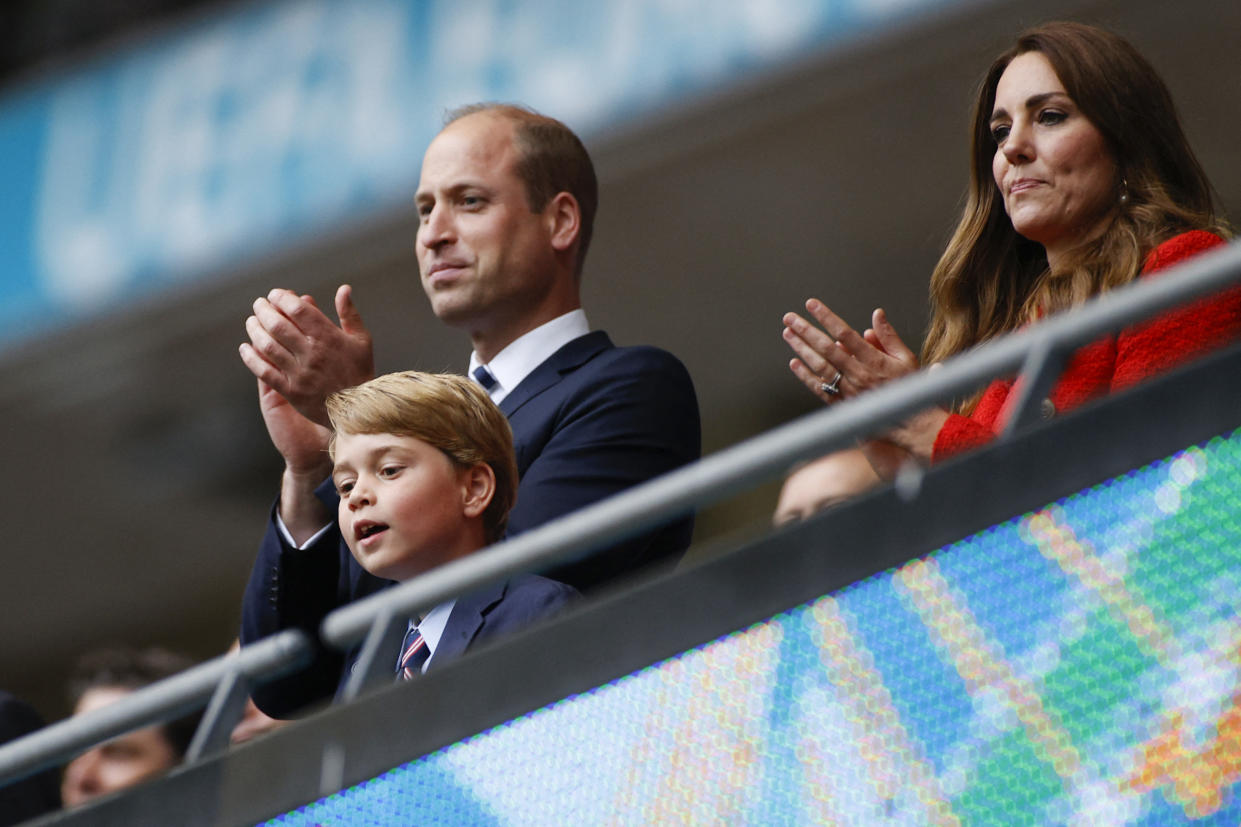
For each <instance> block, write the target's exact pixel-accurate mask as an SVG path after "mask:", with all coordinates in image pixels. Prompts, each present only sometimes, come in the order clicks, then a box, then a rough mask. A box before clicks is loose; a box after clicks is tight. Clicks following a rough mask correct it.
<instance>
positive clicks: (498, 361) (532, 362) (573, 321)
mask: <svg viewBox="0 0 1241 827" xmlns="http://www.w3.org/2000/svg"><path fill="white" fill-rule="evenodd" d="M589 332H590V323H589V322H587V321H586V311H584V310H582V308H580V307H579V308H578V309H576V310H570V311H569V312H568V313H565V314H564V315H563V316H557V317H556V318H554V319H552V320H551V321H550V322H545V323H543V324H541V325H539V326H538V327H536V328H535V329H534V330H531V331H530V332H529V333H526V334H524V335H522V336H519V337H517V338H516V339H514V340H513V341H512V342H510V343H509V345H508V347H506V348H504V350H502V351H500V352H499V353H497V354H496V355H495V358H494V359H492V360H491V361H490V362H487V363H486V365H485V367H486V368H487V370H488V371H489V372H490V373H491V375H492V376H493V377H495V380H496V383H495V384H494V385H492V386H491V388H490V389H489V390H488V391H487V393H489V394H490V395H491V401H492V402H495V403H496V404H497V405H499V404H500V403H501V402H502V401H504V397H506V396H508V394H509V391H511V390H512V389H513V388H515V387H517V386H518V385H520V384H521V380H523V379H525V378H526V377H527V376H529V375H530V374H531V373H532V372H533V371H534V369H535V368H537V367H538V366H539V365H541V364H543V363H544V362H546V361H547V357H549V356H551V355H552V354H553V353H555V352H556V351H558V350H560V349H561V348H562V347H564V346H565V345H567V344H568V343H569V342H571V341H573V340H574V339H577V338H579V337H581V336H585V335H586V334H587V333H589ZM482 364H483V363H482V362H480V361H479V360H478V354H477V353H471V354H470V370H469V375H470V377H471V378H473V377H474V370H475V368H477V367H478V366H479V365H482Z"/></svg>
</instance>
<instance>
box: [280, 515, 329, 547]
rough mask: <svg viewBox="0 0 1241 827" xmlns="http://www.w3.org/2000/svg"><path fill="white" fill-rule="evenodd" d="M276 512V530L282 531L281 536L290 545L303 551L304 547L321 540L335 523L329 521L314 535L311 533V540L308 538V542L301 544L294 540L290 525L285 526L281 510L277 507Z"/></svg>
mask: <svg viewBox="0 0 1241 827" xmlns="http://www.w3.org/2000/svg"><path fill="white" fill-rule="evenodd" d="M275 512H276V513H275V518H276V530H278V531H279V532H280V536H281V537H283V538H284V541H285V542H286V543H288V544H289V545H290V546H292V547H293V548H295V549H297V550H298V551H301V550H302V549H307V548H310V547H311V546H312V545H314V544H315V543H317V542H319V538H320V537H322V536H323V535H324V534H326V533H327V530H328V529H329V528H331V527H332V525H333V524H332V523H328V524H327V525H325V526H324V527H323V528H321V529H319V530H318V531H316V532H315V533H314V534H313V535H311V537H310V539H309V540H307V541H306V542H304V543H302V544H301V545H300V546H299V545H298V544H297V543H295V542H293V535H292V534H290V533H289V529H288V527H286V526H285V524H284V520H282V519H280V510H279V509H275Z"/></svg>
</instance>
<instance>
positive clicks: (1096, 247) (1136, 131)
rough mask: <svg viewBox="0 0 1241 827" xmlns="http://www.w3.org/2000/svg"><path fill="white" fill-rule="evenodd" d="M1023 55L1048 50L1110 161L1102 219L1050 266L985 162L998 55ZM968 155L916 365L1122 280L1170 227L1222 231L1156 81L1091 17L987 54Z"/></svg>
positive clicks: (990, 151) (1002, 63)
mask: <svg viewBox="0 0 1241 827" xmlns="http://www.w3.org/2000/svg"><path fill="white" fill-rule="evenodd" d="M1027 52H1039V53H1041V54H1042V55H1043V56H1044V57H1046V58H1047V60H1048V62H1049V63H1050V64H1051V66H1052V68H1053V69H1054V70H1055V72H1056V76H1057V77H1058V78H1059V79H1060V82H1061V83H1062V84H1063V85H1064V89H1065V91H1066V92H1067V93H1068V95H1069V97H1070V98H1072V99H1073V101H1074V102H1075V103H1076V104H1077V106H1078V107H1079V109H1080V110H1081V112H1082V114H1083V115H1084V116H1085V117H1086V118H1087V119H1088V120H1089V121H1090V122H1091V123H1092V124H1093V125H1094V126H1095V128H1096V129H1098V130H1099V132H1100V133H1101V134H1102V135H1103V138H1104V140H1105V141H1106V144H1107V146H1108V148H1109V150H1110V151H1111V154H1112V157H1113V159H1114V160H1115V162H1116V166H1117V170H1118V176H1117V181H1116V193H1117V203H1116V207H1115V209H1114V210H1113V213H1112V218H1111V221H1110V224H1109V225H1108V226H1107V228H1106V229H1105V230H1104V231H1103V232H1102V234H1100V235H1099V236H1098V237H1097V238H1094V239H1092V240H1091V241H1089V242H1088V243H1086V244H1083V245H1082V246H1081V247H1080V248H1078V250H1076V251H1075V253H1074V254H1073V255H1071V256H1070V257H1069V260H1068V261H1067V264H1066V265H1064V266H1063V267H1061V268H1060V269H1059V270H1058V271H1057V272H1054V273H1053V272H1051V271H1050V270H1049V269H1048V264H1047V256H1046V253H1045V252H1044V250H1043V247H1042V245H1040V244H1037V243H1035V242H1032V241H1028V240H1027V239H1025V238H1022V237H1021V236H1019V235H1018V234H1017V232H1016V231H1015V230H1014V229H1013V225H1012V222H1011V221H1010V220H1009V218H1008V215H1007V213H1006V212H1005V211H1004V203H1003V199H1002V198H1001V196H1000V192H999V189H998V188H997V186H996V184H995V181H994V179H993V177H992V171H991V169H992V168H991V162H992V159H993V157H994V155H995V152H996V144H995V140H994V139H993V138H992V135H991V113H992V110H993V109H994V107H995V90H996V86H997V84H998V83H999V81H1000V76H1001V75H1002V74H1004V70H1005V69H1006V68H1008V64H1009V62H1011V61H1012V60H1013V58H1015V57H1017V56H1018V55H1022V54H1025V53H1027ZM970 158H971V163H970V186H969V192H968V194H967V197H966V203H965V208H964V210H963V212H962V215H961V220H960V223H959V224H958V225H957V228H956V231H955V232H954V233H953V236H952V239H951V241H949V243H948V247H947V249H946V250H945V251H944V254H943V256H942V257H941V258H940V260H939V264H938V265H937V266H936V267H935V271H934V273H933V274H932V275H931V325H930V329H929V331H928V333H927V338H926V343H925V344H924V346H923V349H922V360H923V363H924V364H931V363H934V362H940V361H943V360H944V359H946V358H947V357H949V356H952V355H953V354H956V353H959V352H961V351H962V350H965V349H966V348H969V347H972V346H973V345H976V344H978V343H979V342H983V341H986V340H988V339H990V338H993V337H995V336H999V335H1002V334H1004V333H1008V332H1010V331H1012V330H1015V329H1017V328H1018V327H1020V326H1021V325H1023V324H1026V323H1027V322H1030V321H1032V320H1034V319H1035V318H1038V317H1040V316H1042V315H1045V314H1049V313H1054V312H1056V311H1059V310H1063V309H1065V308H1068V307H1072V306H1075V305H1078V304H1081V303H1082V302H1084V301H1085V300H1086V299H1088V298H1089V297H1091V296H1094V295H1096V294H1098V293H1102V292H1104V291H1106V290H1111V289H1113V288H1115V287H1118V286H1120V285H1122V284H1126V283H1128V282H1130V281H1132V280H1133V279H1134V278H1136V277H1137V274H1138V272H1139V270H1140V268H1141V266H1142V262H1143V261H1144V260H1145V258H1146V256H1147V255H1148V254H1149V253H1150V251H1151V250H1152V249H1154V248H1155V247H1156V246H1157V245H1158V244H1159V243H1160V242H1162V241H1165V240H1167V239H1168V238H1170V237H1172V236H1173V235H1176V234H1178V233H1181V232H1184V231H1186V230H1191V229H1205V230H1211V231H1212V232H1216V233H1219V234H1221V235H1224V236H1225V237H1227V236H1228V235H1229V233H1228V229H1227V227H1226V226H1225V225H1224V224H1223V222H1222V221H1220V220H1219V219H1218V218H1217V217H1216V214H1215V209H1214V203H1213V197H1212V196H1213V193H1212V190H1211V185H1210V182H1209V181H1208V180H1207V177H1206V173H1204V172H1203V170H1202V166H1201V164H1199V163H1198V159H1197V158H1196V157H1194V153H1193V150H1191V149H1190V147H1189V142H1188V141H1187V140H1186V138H1185V133H1184V131H1183V130H1182V128H1181V123H1180V119H1179V118H1178V117H1177V114H1176V107H1175V105H1174V104H1173V103H1172V96H1171V95H1170V94H1169V92H1168V88H1167V86H1165V85H1164V83H1163V81H1162V80H1161V79H1160V78H1159V76H1158V75H1157V74H1156V73H1155V70H1154V68H1153V67H1151V65H1150V63H1148V62H1147V60H1146V59H1145V58H1144V57H1142V55H1141V54H1139V53H1138V51H1137V50H1136V49H1135V48H1134V47H1133V46H1132V45H1131V44H1130V43H1129V42H1128V41H1127V40H1125V39H1124V38H1122V37H1120V36H1118V35H1116V34H1113V33H1111V32H1108V31H1105V30H1103V29H1099V28H1096V27H1094V26H1088V25H1084V24H1081V23H1067V22H1058V23H1046V24H1044V25H1041V26H1038V27H1035V28H1033V29H1029V30H1027V31H1026V32H1023V33H1022V34H1021V35H1020V36H1019V37H1018V38H1017V42H1016V43H1015V44H1014V45H1013V46H1012V47H1011V48H1010V49H1009V50H1008V51H1006V52H1004V53H1003V54H1002V55H1000V56H999V57H998V58H996V60H995V62H994V63H992V64H991V68H989V69H988V70H987V73H986V75H984V77H983V80H982V83H981V85H980V86H979V90H978V97H977V101H976V102H975V105H974V115H973V131H972V135H971V139H970ZM1122 192H1124V193H1126V194H1127V198H1125V199H1124V200H1123V201H1122V200H1121V198H1120V196H1121V193H1122ZM976 401H977V397H974V398H973V399H970V400H966V401H965V402H963V403H962V404H961V405H959V408H961V409H963V410H969V409H970V408H972V407H973V404H974V402H976Z"/></svg>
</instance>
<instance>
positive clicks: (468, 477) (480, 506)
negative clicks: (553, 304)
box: [460, 462, 496, 518]
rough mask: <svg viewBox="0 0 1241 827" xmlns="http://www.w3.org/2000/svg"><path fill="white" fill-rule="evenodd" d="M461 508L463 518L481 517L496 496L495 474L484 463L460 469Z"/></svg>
mask: <svg viewBox="0 0 1241 827" xmlns="http://www.w3.org/2000/svg"><path fill="white" fill-rule="evenodd" d="M460 481H461V508H462V512H463V513H464V514H465V516H467V517H470V518H474V517H481V516H482V514H483V512H484V511H486V510H487V506H489V505H491V498H492V497H494V496H495V494H496V472H495V471H492V470H491V466H490V465H488V464H487V463H485V462H476V463H475V464H473V465H471V466H470V467H469V468H465V469H462V471H461V476H460Z"/></svg>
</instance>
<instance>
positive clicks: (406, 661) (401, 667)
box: [396, 624, 431, 680]
mask: <svg viewBox="0 0 1241 827" xmlns="http://www.w3.org/2000/svg"><path fill="white" fill-rule="evenodd" d="M430 654H431V649H430V647H428V646H427V642H426V641H425V640H424V639H423V637H422V634H421V633H420V632H419V631H418V627H417V626H414V625H413V624H410V627H409V629H408V630H407V631H406V632H405V640H404V641H403V642H402V643H401V657H400V659H399V660H398V661H397V662H396V674H397V676H398V677H399V678H401V679H402V680H409V679H410V678H412V677H414V676H416V675H420V674H422V665H423V664H424V663H426V662H427V658H428V657H429V656H430Z"/></svg>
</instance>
